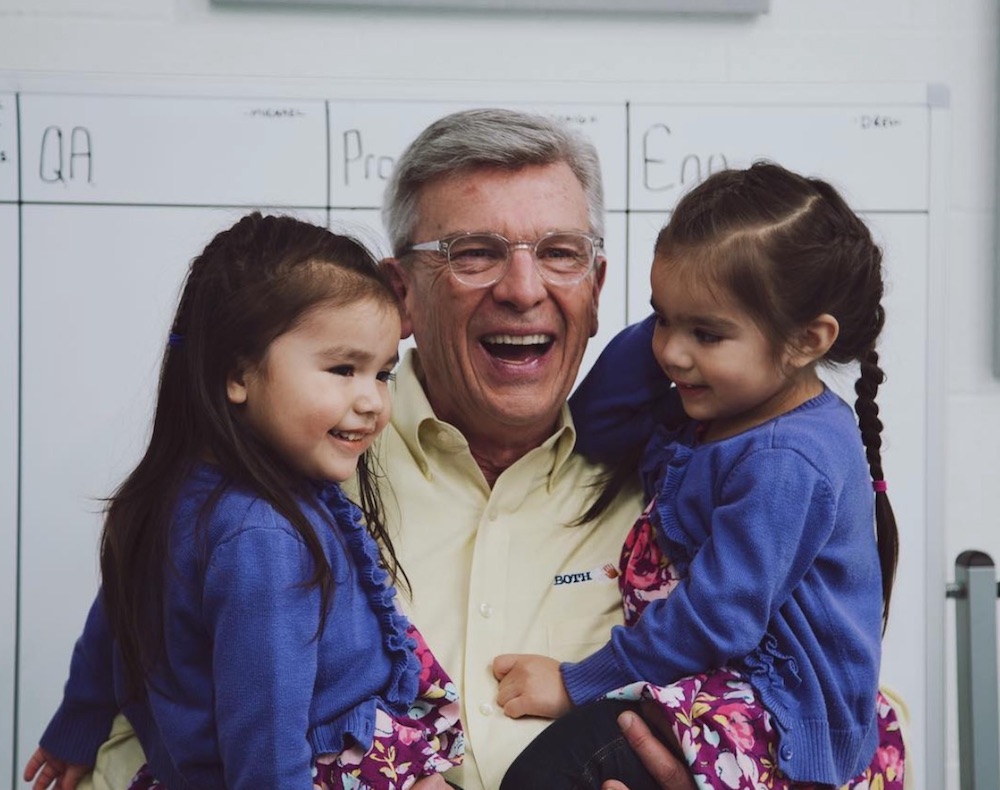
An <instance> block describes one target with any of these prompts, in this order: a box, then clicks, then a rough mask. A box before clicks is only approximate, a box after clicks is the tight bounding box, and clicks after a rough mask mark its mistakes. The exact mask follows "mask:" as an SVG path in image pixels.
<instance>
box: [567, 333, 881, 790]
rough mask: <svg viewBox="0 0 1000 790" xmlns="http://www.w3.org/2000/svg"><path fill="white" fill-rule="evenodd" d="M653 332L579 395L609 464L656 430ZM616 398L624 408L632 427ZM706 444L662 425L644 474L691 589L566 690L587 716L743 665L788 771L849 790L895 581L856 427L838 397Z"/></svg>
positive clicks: (668, 546) (616, 357)
mask: <svg viewBox="0 0 1000 790" xmlns="http://www.w3.org/2000/svg"><path fill="white" fill-rule="evenodd" d="M651 333H652V327H651V325H650V324H644V325H638V326H637V327H632V328H630V329H629V330H626V332H625V333H624V334H623V335H622V336H619V338H617V339H616V340H614V341H612V344H611V345H610V346H609V348H608V350H607V352H606V353H605V355H604V356H602V357H601V360H600V361H599V362H598V364H597V365H596V366H595V368H594V370H593V371H592V372H591V374H590V375H589V376H588V380H587V381H586V382H585V387H582V388H581V391H582V392H583V394H584V396H585V397H583V396H581V395H580V392H578V393H577V395H576V396H574V402H573V404H572V405H573V408H574V420H575V422H576V425H577V430H578V432H579V434H580V435H581V437H584V438H583V440H582V441H583V444H584V445H585V448H589V449H590V451H591V453H592V454H594V455H600V456H603V457H604V459H605V460H607V459H608V458H609V454H610V455H614V454H615V453H618V452H620V451H621V450H622V449H624V448H626V447H628V445H629V444H630V443H634V441H635V440H636V438H637V435H636V433H635V424H636V422H638V421H641V420H647V421H648V420H649V419H650V417H649V408H648V406H649V403H648V399H649V398H650V397H652V396H651V392H650V390H649V389H648V388H647V389H642V388H641V387H636V379H637V377H639V376H641V375H642V371H646V372H649V371H651V367H650V360H651V359H652V353H651V350H650V343H649V341H650V335H651ZM653 364H655V360H654V361H653ZM661 378H662V373H661ZM623 385H624V386H627V387H628V391H627V393H623V392H622V390H621V389H619V387H622V386H623ZM656 386H657V387H661V386H662V385H661V384H659V383H657V385H656ZM603 389H608V390H611V391H612V393H613V394H612V396H611V398H612V400H613V399H617V403H616V406H615V410H616V411H617V416H615V415H613V414H611V413H609V412H608V410H607V402H602V396H601V392H600V391H601V390H603ZM661 394H662V392H661ZM623 398H624V399H626V400H627V401H628V406H627V407H625V408H623V404H622V399H623ZM644 399H647V400H646V404H647V405H646V407H643V405H642V404H643V402H644ZM627 414H632V415H633V417H632V419H626V417H625V415H627ZM637 415H638V416H637ZM592 425H594V426H597V425H599V426H601V428H602V430H603V432H604V433H603V436H602V435H601V433H600V432H593V431H591V430H590V427H589V426H592ZM647 427H648V422H647ZM693 437H694V425H693V424H692V423H687V424H685V425H683V426H682V427H680V428H678V429H669V428H666V427H664V426H662V425H661V426H659V427H657V428H656V429H655V430H654V432H653V437H652V439H651V440H650V441H649V443H648V445H647V447H646V451H645V454H644V458H643V463H642V471H643V474H644V477H645V481H646V483H647V491H648V492H649V493H650V494H655V496H656V504H655V506H654V512H653V523H654V524H655V525H656V526H657V528H658V539H659V540H660V542H661V544H662V545H663V548H664V550H665V551H666V552H667V554H668V555H669V556H670V558H671V560H672V562H673V564H674V565H675V567H676V568H677V570H678V571H679V572H680V575H681V577H682V581H681V582H680V584H679V585H678V586H677V587H676V588H675V589H674V591H673V592H672V593H671V594H670V596H669V597H667V598H665V599H661V600H656V601H652V602H650V603H649V604H648V606H647V608H646V609H645V611H644V612H643V614H642V616H641V618H640V619H639V621H638V623H636V624H635V626H634V627H631V628H626V627H621V626H619V627H617V628H615V629H614V630H613V631H612V635H611V640H610V641H609V642H608V644H607V645H605V646H604V647H603V648H601V649H600V650H598V651H597V652H596V653H594V654H593V655H591V656H590V657H588V658H586V659H584V660H583V661H580V662H578V663H575V664H574V663H567V664H563V665H562V672H563V678H564V680H565V683H566V687H567V690H568V691H569V693H570V696H571V698H572V699H573V701H574V702H575V703H578V704H579V703H582V702H586V701H589V700H592V699H595V698H597V697H598V696H600V695H602V694H604V693H606V692H607V691H610V690H612V689H614V688H618V687H620V686H624V685H626V684H628V683H631V682H633V681H637V680H645V681H650V682H653V683H655V684H658V685H665V684H668V683H671V682H673V681H675V680H677V679H679V678H681V677H684V676H687V675H691V674H694V673H697V672H703V671H707V670H710V669H712V668H716V667H721V666H730V667H733V668H735V669H738V670H740V671H741V672H743V673H744V674H745V675H746V677H747V678H748V679H749V681H750V683H751V684H752V685H753V687H754V689H755V690H756V691H757V693H758V695H759V696H760V699H761V701H762V703H763V704H764V706H765V707H766V708H767V709H768V711H769V712H770V713H771V715H772V718H773V720H774V722H775V726H776V729H777V731H778V735H779V740H780V748H779V751H778V759H779V765H780V767H781V769H782V770H783V771H784V772H785V773H786V774H787V775H788V776H789V777H790V778H792V779H794V780H796V781H803V782H805V781H810V782H821V783H825V784H833V785H840V784H842V783H844V782H846V781H848V780H849V779H850V778H852V777H854V776H856V775H858V774H859V773H861V771H862V770H864V768H865V767H866V766H867V765H868V763H869V762H870V760H871V757H872V755H873V754H874V752H875V748H876V745H877V742H878V726H877V717H876V710H875V705H876V693H877V690H878V673H879V661H880V656H881V607H882V589H881V572H880V567H879V559H878V550H877V545H876V539H875V530H874V495H873V493H872V489H871V478H870V476H869V470H868V465H867V462H866V460H865V455H864V448H863V446H862V443H861V438H860V434H859V432H858V428H857V424H856V422H855V418H854V413H853V411H852V410H851V408H850V407H849V406H848V405H847V404H846V403H844V402H843V401H842V400H841V399H840V398H839V397H837V396H836V395H835V394H834V393H833V392H831V391H829V390H826V391H824V392H823V393H822V394H821V395H819V396H818V397H816V398H814V399H812V400H811V401H809V402H807V403H805V404H803V405H802V406H800V407H799V408H797V409H795V410H793V411H791V412H788V413H786V414H784V415H781V416H780V417H777V418H775V419H773V420H770V421H769V422H767V423H764V424H763V425H760V426H757V427H755V428H753V429H751V430H748V431H746V432H744V433H742V434H739V435H737V436H732V437H729V438H727V439H723V440H720V441H716V442H706V443H698V442H695V441H694V438H693ZM578 444H579V442H578ZM598 445H600V446H601V449H600V450H598V451H597V452H596V453H595V452H594V448H595V447H596V446H598Z"/></svg>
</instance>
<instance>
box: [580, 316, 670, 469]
mask: <svg viewBox="0 0 1000 790" xmlns="http://www.w3.org/2000/svg"><path fill="white" fill-rule="evenodd" d="M655 327H656V316H655V315H651V316H649V317H648V318H646V319H644V320H643V321H640V322H639V323H637V324H632V325H631V326H628V327H626V328H625V329H624V330H622V331H621V332H619V333H618V334H617V335H616V336H615V337H614V338H612V339H611V341H610V342H609V343H608V345H607V346H606V347H605V349H604V351H602V352H601V355H600V356H599V357H598V359H597V361H596V362H595V363H594V366H593V367H592V368H591V369H590V371H589V372H588V373H587V375H586V376H585V377H584V379H583V381H581V382H580V384H579V386H578V387H577V388H576V391H575V392H574V393H573V395H572V396H571V397H570V399H569V405H570V410H571V412H572V414H573V424H574V425H575V427H576V431H577V440H576V448H577V449H578V450H579V451H580V452H581V453H583V455H584V456H586V457H587V458H588V459H589V460H591V461H595V462H598V463H606V464H612V465H613V464H616V463H618V462H620V461H621V460H622V459H623V458H628V457H631V456H637V454H638V452H639V451H640V450H641V449H642V447H643V446H644V445H645V443H646V441H647V440H648V439H649V437H650V435H651V434H652V433H653V430H654V429H655V427H656V426H657V425H660V424H675V423H677V422H679V421H680V420H682V419H683V417H684V411H683V408H682V407H681V403H680V399H679V398H678V397H677V393H676V391H675V390H674V389H673V386H672V384H671V382H670V379H668V378H667V376H666V374H665V373H664V372H663V369H662V368H661V367H660V364H659V363H658V362H657V361H656V357H655V356H654V355H653V329H654V328H655Z"/></svg>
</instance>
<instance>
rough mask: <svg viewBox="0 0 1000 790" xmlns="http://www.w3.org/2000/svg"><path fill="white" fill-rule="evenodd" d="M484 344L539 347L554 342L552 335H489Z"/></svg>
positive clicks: (484, 339)
mask: <svg viewBox="0 0 1000 790" xmlns="http://www.w3.org/2000/svg"><path fill="white" fill-rule="evenodd" d="M483 342H484V343H490V344H493V345H508V346H538V345H543V344H545V343H551V342H552V336H551V335H487V336H486V337H484V338H483Z"/></svg>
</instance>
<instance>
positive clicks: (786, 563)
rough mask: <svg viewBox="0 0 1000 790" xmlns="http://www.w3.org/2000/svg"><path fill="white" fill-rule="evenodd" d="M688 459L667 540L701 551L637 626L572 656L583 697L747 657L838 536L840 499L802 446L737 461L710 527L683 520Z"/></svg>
mask: <svg viewBox="0 0 1000 790" xmlns="http://www.w3.org/2000/svg"><path fill="white" fill-rule="evenodd" d="M683 462H684V458H683V454H680V458H679V460H678V462H677V464H676V465H674V466H673V467H671V469H669V470H667V473H666V474H665V477H664V479H663V480H662V483H661V488H660V492H659V494H658V497H657V503H656V505H655V507H656V508H657V516H658V518H659V519H660V521H661V525H662V529H663V532H664V534H665V535H666V538H667V540H668V541H670V542H673V543H675V544H676V545H678V546H686V547H687V548H688V549H691V550H692V551H691V554H692V556H691V561H690V564H689V565H688V568H687V572H686V575H684V578H683V579H682V580H681V582H680V583H679V584H678V586H677V587H676V588H675V589H674V590H673V592H672V593H671V594H670V596H669V597H667V598H664V599H660V600H656V601H652V602H650V603H649V605H648V606H647V607H646V610H645V611H644V612H643V614H642V617H641V618H640V619H639V621H638V622H637V623H636V624H635V625H634V626H633V627H631V628H626V627H622V626H618V627H616V628H614V629H613V631H612V634H611V639H610V641H609V642H608V643H607V644H606V645H605V646H604V647H603V648H601V649H600V650H598V651H597V652H596V653H594V654H592V655H591V656H589V657H588V658H586V659H584V660H583V661H580V662H578V663H565V664H562V674H563V680H564V681H565V683H566V688H567V691H568V692H569V694H570V697H571V698H572V700H573V702H574V703H576V704H583V703H585V702H589V701H591V700H593V699H595V698H597V697H598V696H600V695H602V694H604V693H606V692H608V691H610V690H612V689H615V688H618V687H621V686H624V685H626V684H628V683H631V682H634V681H637V680H645V681H650V682H652V683H656V684H658V685H666V684H668V683H672V682H674V681H676V680H678V679H679V678H681V677H684V676H687V675H690V674H693V673H696V672H703V671H707V670H709V669H712V668H716V667H720V666H724V665H726V664H727V662H731V661H739V660H741V659H743V658H744V657H745V656H747V655H748V654H750V653H752V652H753V651H754V650H755V649H756V648H757V647H758V645H759V644H760V643H761V640H762V639H763V637H764V634H765V632H766V629H767V626H768V622H769V620H770V619H771V617H772V614H773V613H774V612H775V611H776V610H777V609H778V608H780V607H781V606H782V605H783V604H784V603H785V602H786V601H787V600H788V598H789V596H790V595H791V593H792V591H793V589H794V588H795V587H796V585H797V584H798V583H799V581H800V580H801V579H802V578H803V575H804V574H805V573H806V572H807V571H808V570H809V567H810V566H811V564H812V562H813V560H814V559H815V557H816V556H817V554H818V553H819V551H820V550H821V549H822V547H823V545H824V543H825V542H826V540H827V539H828V537H829V534H830V532H831V530H832V527H833V523H834V512H833V511H834V509H835V506H836V505H835V501H834V497H833V495H832V493H831V491H830V488H829V484H828V480H827V478H826V477H825V476H824V475H823V474H822V473H821V472H820V471H819V470H817V469H816V468H815V467H814V466H813V465H812V464H811V463H810V462H809V460H808V459H805V458H803V457H802V456H801V455H800V454H799V453H797V452H795V451H791V450H784V449H768V450H758V451H756V452H753V453H751V454H749V455H747V456H746V457H744V458H743V459H742V460H741V461H740V462H738V463H737V464H735V465H734V466H733V468H732V469H731V470H730V472H729V473H728V475H727V476H726V477H725V479H724V480H723V481H722V483H721V486H720V490H719V496H718V500H717V501H716V503H715V505H714V507H712V508H711V522H710V524H707V525H705V526H703V527H702V528H701V529H702V531H701V532H692V531H691V528H690V526H688V527H686V530H685V529H682V528H681V525H680V524H679V522H678V517H677V515H678V514H677V503H678V498H677V495H676V494H677V491H676V488H677V486H679V484H680V480H681V479H683V476H684V469H683ZM691 482H694V481H690V480H689V481H686V483H685V486H686V488H685V491H686V492H687V491H689V490H690V487H689V486H690V483H691ZM706 485H707V483H706ZM699 494H700V496H701V497H703V498H711V496H712V492H711V491H710V490H701V491H700V492H699ZM687 523H688V524H690V523H691V520H690V519H689V520H688V521H687Z"/></svg>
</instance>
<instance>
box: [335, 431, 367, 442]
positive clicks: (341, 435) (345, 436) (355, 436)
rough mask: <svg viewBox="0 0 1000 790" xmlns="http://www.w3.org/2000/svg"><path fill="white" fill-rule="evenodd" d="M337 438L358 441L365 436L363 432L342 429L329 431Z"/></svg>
mask: <svg viewBox="0 0 1000 790" xmlns="http://www.w3.org/2000/svg"><path fill="white" fill-rule="evenodd" d="M330 433H332V434H333V435H334V436H336V437H337V438H338V439H344V440H345V441H348V442H360V441H361V440H362V439H364V438H365V435H364V434H363V433H345V432H344V431H330Z"/></svg>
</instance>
